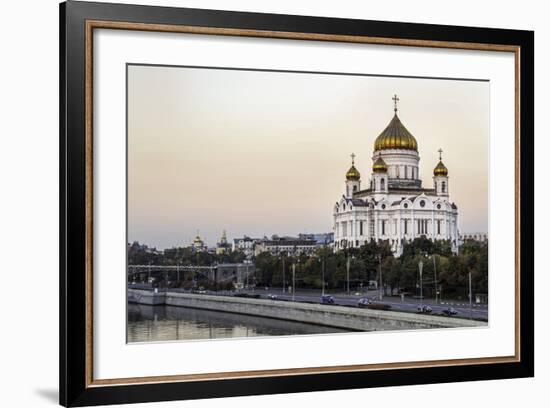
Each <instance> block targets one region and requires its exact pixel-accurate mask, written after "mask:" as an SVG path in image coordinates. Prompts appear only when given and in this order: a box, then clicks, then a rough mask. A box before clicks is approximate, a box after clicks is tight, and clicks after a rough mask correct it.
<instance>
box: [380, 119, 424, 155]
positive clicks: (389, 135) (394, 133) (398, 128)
mask: <svg viewBox="0 0 550 408" xmlns="http://www.w3.org/2000/svg"><path fill="white" fill-rule="evenodd" d="M395 110H396V111H397V109H395ZM384 149H404V150H414V151H418V143H417V142H416V139H415V138H414V136H413V135H412V134H411V132H409V131H408V130H407V128H406V127H405V126H404V125H403V123H401V121H400V120H399V117H398V116H397V112H396V113H395V114H394V116H393V118H392V120H391V122H390V123H389V125H388V126H387V127H386V129H384V131H383V132H382V133H380V136H378V137H377V138H376V140H375V141H374V150H384Z"/></svg>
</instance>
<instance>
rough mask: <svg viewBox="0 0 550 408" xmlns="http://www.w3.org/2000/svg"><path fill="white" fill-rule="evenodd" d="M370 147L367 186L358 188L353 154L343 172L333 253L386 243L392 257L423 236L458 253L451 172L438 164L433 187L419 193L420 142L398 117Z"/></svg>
mask: <svg viewBox="0 0 550 408" xmlns="http://www.w3.org/2000/svg"><path fill="white" fill-rule="evenodd" d="M392 99H393V101H394V116H393V118H392V120H391V121H390V123H389V124H388V126H387V127H386V128H385V129H384V131H383V132H382V133H381V134H380V135H379V136H378V137H377V138H376V140H375V142H374V153H373V155H372V162H373V164H372V174H371V178H370V184H369V185H368V186H367V188H365V189H363V190H362V189H361V175H360V173H359V171H358V170H357V169H356V168H355V155H354V154H352V155H351V167H350V169H349V170H348V172H347V173H346V186H345V187H346V189H345V194H344V195H342V198H341V199H340V200H339V201H338V202H337V203H336V205H335V206H334V213H333V215H334V248H335V250H337V251H338V250H342V249H345V248H356V247H360V246H361V245H363V244H364V243H366V242H369V241H371V240H375V241H388V242H389V244H390V246H391V248H392V251H393V252H394V254H395V255H396V256H400V255H401V254H402V253H403V244H404V243H405V242H408V241H412V240H413V239H415V238H417V237H421V236H425V237H426V238H428V239H431V240H448V241H450V243H451V248H452V250H453V251H454V252H457V251H458V245H459V234H458V208H457V206H456V205H455V203H453V202H451V201H450V199H449V172H448V170H447V167H445V165H444V164H443V162H442V159H441V154H442V150H441V149H439V163H438V164H437V165H436V166H435V168H434V170H433V188H422V180H420V178H419V175H418V174H419V172H418V169H419V162H420V157H419V155H418V143H417V141H416V139H415V138H414V136H413V135H412V134H411V133H410V132H409V131H408V130H407V129H406V128H405V126H404V125H403V124H402V123H401V120H399V117H398V116H397V102H398V101H399V98H397V96H396V95H395V96H394V97H393V98H392Z"/></svg>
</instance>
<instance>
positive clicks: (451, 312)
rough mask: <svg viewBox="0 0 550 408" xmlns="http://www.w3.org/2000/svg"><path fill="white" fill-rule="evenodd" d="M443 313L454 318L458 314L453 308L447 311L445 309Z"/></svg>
mask: <svg viewBox="0 0 550 408" xmlns="http://www.w3.org/2000/svg"><path fill="white" fill-rule="evenodd" d="M442 313H443V314H445V315H447V316H454V315H455V314H457V313H458V312H457V311H456V310H455V309H453V308H452V307H448V308H446V309H443V310H442Z"/></svg>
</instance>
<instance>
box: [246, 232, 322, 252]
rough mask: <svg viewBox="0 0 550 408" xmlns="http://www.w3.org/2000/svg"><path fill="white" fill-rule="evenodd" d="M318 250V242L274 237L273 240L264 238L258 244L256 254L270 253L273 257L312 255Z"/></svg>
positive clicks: (307, 239)
mask: <svg viewBox="0 0 550 408" xmlns="http://www.w3.org/2000/svg"><path fill="white" fill-rule="evenodd" d="M316 249H317V241H315V240H314V239H309V238H300V237H279V236H277V235H273V236H272V237H271V239H269V238H267V237H264V238H263V239H261V240H260V241H258V242H257V243H256V246H255V250H254V253H255V255H259V254H261V253H263V252H269V253H270V254H271V255H283V254H285V255H299V254H306V255H311V254H313V253H314V252H315V250H316Z"/></svg>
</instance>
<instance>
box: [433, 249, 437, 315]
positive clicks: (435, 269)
mask: <svg viewBox="0 0 550 408" xmlns="http://www.w3.org/2000/svg"><path fill="white" fill-rule="evenodd" d="M432 259H433V261H434V281H435V282H434V286H435V304H436V305H437V294H438V290H437V268H436V266H435V254H432Z"/></svg>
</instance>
